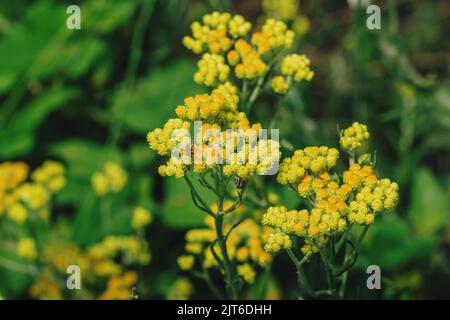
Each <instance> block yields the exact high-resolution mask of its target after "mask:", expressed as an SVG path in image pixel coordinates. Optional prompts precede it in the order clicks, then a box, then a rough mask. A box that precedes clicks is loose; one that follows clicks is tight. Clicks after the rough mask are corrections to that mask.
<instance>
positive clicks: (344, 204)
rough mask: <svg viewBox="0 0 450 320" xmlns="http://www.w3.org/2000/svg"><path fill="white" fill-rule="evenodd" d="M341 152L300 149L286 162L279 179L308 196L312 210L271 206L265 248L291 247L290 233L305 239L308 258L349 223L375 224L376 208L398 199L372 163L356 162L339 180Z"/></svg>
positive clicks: (265, 217) (395, 190)
mask: <svg viewBox="0 0 450 320" xmlns="http://www.w3.org/2000/svg"><path fill="white" fill-rule="evenodd" d="M338 156H339V152H338V151H337V150H336V149H334V148H328V147H308V148H305V149H304V150H297V151H295V152H294V155H293V156H292V157H291V158H286V159H284V160H283V162H282V164H281V166H280V170H279V173H278V177H277V180H278V182H279V183H281V184H290V185H291V187H292V188H295V189H296V190H297V191H298V194H299V195H300V196H301V197H304V198H306V199H308V200H309V202H310V203H311V205H312V209H311V210H309V211H308V210H300V211H297V210H290V211H288V209H287V208H285V207H282V206H281V207H280V206H277V207H269V208H268V210H267V212H266V213H265V214H264V215H263V220H262V223H263V224H264V225H267V226H270V227H271V228H273V232H272V234H271V236H270V237H269V241H268V244H267V245H266V247H265V249H266V250H267V251H270V252H277V251H279V250H281V249H283V248H290V246H291V239H290V236H291V235H296V236H299V237H301V238H303V239H304V240H305V241H304V244H303V247H302V249H301V250H302V252H303V254H304V255H306V256H308V255H311V254H313V253H314V252H317V250H318V247H317V246H320V245H321V244H324V243H326V242H327V241H328V239H329V236H330V235H332V234H334V233H340V232H343V231H344V230H346V229H347V228H348V227H349V226H350V224H352V223H356V224H371V223H372V222H373V221H374V218H375V214H376V213H377V212H380V211H383V210H386V209H389V208H391V207H393V206H394V205H395V203H396V202H397V200H398V185H397V184H396V183H395V182H391V181H390V180H389V179H381V180H379V179H378V178H377V177H376V175H375V174H374V173H373V168H372V166H370V165H364V166H362V165H361V164H358V163H353V164H351V165H350V167H349V169H348V170H346V171H345V172H344V173H343V174H342V178H340V177H339V176H338V175H337V174H334V175H331V174H330V172H329V171H330V170H331V169H332V168H333V167H334V166H335V164H336V161H337V159H338Z"/></svg>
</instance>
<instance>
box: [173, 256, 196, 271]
mask: <svg viewBox="0 0 450 320" xmlns="http://www.w3.org/2000/svg"><path fill="white" fill-rule="evenodd" d="M177 261H178V266H179V267H180V269H181V270H185V271H186V270H191V269H192V267H193V266H194V262H195V257H194V256H192V255H182V256H179V257H178V259H177Z"/></svg>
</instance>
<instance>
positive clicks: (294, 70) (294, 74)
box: [271, 54, 314, 94]
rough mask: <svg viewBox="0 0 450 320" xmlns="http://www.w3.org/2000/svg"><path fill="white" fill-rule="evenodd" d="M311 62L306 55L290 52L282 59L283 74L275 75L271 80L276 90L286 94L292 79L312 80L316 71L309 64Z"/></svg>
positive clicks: (297, 80)
mask: <svg viewBox="0 0 450 320" xmlns="http://www.w3.org/2000/svg"><path fill="white" fill-rule="evenodd" d="M310 64H311V62H310V61H309V59H308V58H307V57H306V56H305V55H300V54H290V55H287V56H286V57H284V58H283V60H282V61H281V74H282V75H281V76H275V77H273V78H272V80H271V86H272V89H273V91H274V92H276V93H279V94H284V93H286V92H287V91H288V90H289V87H290V84H291V82H292V80H294V81H296V82H300V81H302V80H306V81H311V79H312V78H313V76H314V72H313V71H311V69H310V68H309V65H310Z"/></svg>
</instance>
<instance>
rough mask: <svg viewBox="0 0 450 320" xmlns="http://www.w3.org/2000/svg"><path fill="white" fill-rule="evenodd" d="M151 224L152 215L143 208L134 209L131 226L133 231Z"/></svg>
mask: <svg viewBox="0 0 450 320" xmlns="http://www.w3.org/2000/svg"><path fill="white" fill-rule="evenodd" d="M151 222H152V214H151V213H150V211H148V210H147V209H146V208H144V207H136V208H134V210H133V217H132V219H131V226H132V227H133V228H134V229H136V230H137V229H141V228H144V227H146V226H148V225H149V224H150V223H151Z"/></svg>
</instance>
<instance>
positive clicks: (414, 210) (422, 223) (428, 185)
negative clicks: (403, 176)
mask: <svg viewBox="0 0 450 320" xmlns="http://www.w3.org/2000/svg"><path fill="white" fill-rule="evenodd" d="M409 218H410V220H411V222H412V224H413V229H414V231H415V232H416V233H417V235H419V236H431V235H435V234H436V233H437V232H439V231H440V230H442V229H443V228H444V227H445V224H446V222H447V221H449V219H450V212H449V203H448V196H447V195H446V193H445V191H444V190H442V188H441V186H440V185H439V183H438V181H437V180H436V178H435V177H434V175H433V174H432V173H431V172H430V171H429V170H428V169H425V168H422V169H419V170H418V171H417V173H416V175H415V176H414V178H413V182H412V190H411V209H410V212H409Z"/></svg>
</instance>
